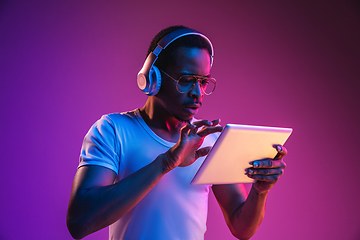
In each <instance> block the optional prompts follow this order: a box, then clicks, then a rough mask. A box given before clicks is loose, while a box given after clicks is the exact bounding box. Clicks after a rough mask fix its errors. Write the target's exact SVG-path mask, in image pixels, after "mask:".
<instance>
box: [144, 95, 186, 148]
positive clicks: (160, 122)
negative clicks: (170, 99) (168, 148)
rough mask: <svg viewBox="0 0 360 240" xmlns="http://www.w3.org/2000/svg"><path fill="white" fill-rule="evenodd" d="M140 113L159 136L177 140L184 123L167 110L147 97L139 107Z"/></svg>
mask: <svg viewBox="0 0 360 240" xmlns="http://www.w3.org/2000/svg"><path fill="white" fill-rule="evenodd" d="M140 114H141V116H142V118H143V119H144V121H145V122H146V124H147V125H148V126H149V127H150V129H151V130H152V131H153V132H155V133H156V134H157V135H158V136H160V137H161V138H163V139H165V140H168V141H171V142H177V140H178V138H179V135H180V129H181V128H182V127H183V126H184V125H185V124H186V122H184V121H181V120H179V119H177V118H176V117H174V116H173V115H171V114H170V113H169V112H167V111H166V110H165V109H164V108H162V107H161V106H157V103H156V102H155V101H152V100H151V97H149V98H148V99H147V101H146V103H145V105H144V106H143V107H142V108H141V109H140Z"/></svg>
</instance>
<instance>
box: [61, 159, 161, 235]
mask: <svg viewBox="0 0 360 240" xmlns="http://www.w3.org/2000/svg"><path fill="white" fill-rule="evenodd" d="M163 157H166V156H164V154H162V155H159V157H158V158H157V159H156V160H154V161H153V162H152V163H151V164H149V165H147V166H145V167H143V168H142V169H140V170H138V171H137V172H135V173H133V174H131V175H130V176H128V177H126V178H125V179H122V180H121V181H119V182H117V183H115V184H111V185H108V186H101V187H93V188H89V189H78V190H77V192H76V193H72V198H71V199H70V204H69V209H68V219H67V220H68V228H69V230H70V233H71V234H72V235H73V237H74V238H83V237H84V236H86V235H88V234H90V233H92V232H95V231H97V230H100V229H102V228H104V227H107V226H108V225H110V224H112V223H114V222H115V221H117V220H118V219H120V218H121V217H122V216H124V215H125V214H126V213H127V212H128V211H130V210H131V209H132V208H133V207H134V206H135V205H136V204H137V203H138V202H139V201H140V200H141V199H142V198H143V197H144V196H145V195H146V194H147V193H148V192H149V191H150V190H151V189H152V188H153V187H154V186H155V184H156V183H157V182H158V181H159V180H160V179H161V177H162V176H163V175H164V174H165V173H166V171H165V168H164V164H163V159H162V158H163Z"/></svg>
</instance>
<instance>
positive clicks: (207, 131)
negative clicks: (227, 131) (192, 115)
mask: <svg viewBox="0 0 360 240" xmlns="http://www.w3.org/2000/svg"><path fill="white" fill-rule="evenodd" d="M222 130H223V127H222V126H216V127H207V128H203V129H201V130H200V131H199V132H198V133H197V134H198V135H199V136H200V137H205V136H207V135H209V134H211V133H215V132H221V131H222Z"/></svg>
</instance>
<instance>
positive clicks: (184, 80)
mask: <svg viewBox="0 0 360 240" xmlns="http://www.w3.org/2000/svg"><path fill="white" fill-rule="evenodd" d="M194 81H196V78H195V77H194V76H182V77H181V78H179V84H180V85H190V84H193V83H194Z"/></svg>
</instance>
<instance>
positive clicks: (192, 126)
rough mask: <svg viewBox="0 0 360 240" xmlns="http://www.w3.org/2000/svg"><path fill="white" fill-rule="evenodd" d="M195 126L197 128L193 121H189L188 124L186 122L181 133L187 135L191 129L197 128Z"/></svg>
mask: <svg viewBox="0 0 360 240" xmlns="http://www.w3.org/2000/svg"><path fill="white" fill-rule="evenodd" d="M195 128H196V126H195V125H193V124H191V123H188V124H186V125H185V126H184V127H182V128H181V130H180V134H181V135H187V134H188V133H189V131H190V130H192V129H195Z"/></svg>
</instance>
